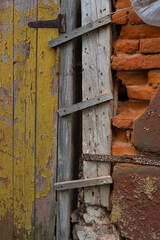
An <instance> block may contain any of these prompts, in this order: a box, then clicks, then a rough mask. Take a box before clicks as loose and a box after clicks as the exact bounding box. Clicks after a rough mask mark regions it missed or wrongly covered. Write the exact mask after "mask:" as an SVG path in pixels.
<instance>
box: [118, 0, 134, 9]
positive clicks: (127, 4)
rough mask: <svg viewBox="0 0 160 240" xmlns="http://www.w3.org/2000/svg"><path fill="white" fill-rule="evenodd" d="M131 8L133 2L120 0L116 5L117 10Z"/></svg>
mask: <svg viewBox="0 0 160 240" xmlns="http://www.w3.org/2000/svg"><path fill="white" fill-rule="evenodd" d="M128 7H131V2H130V1H129V0H118V1H117V3H116V9H123V8H128Z"/></svg>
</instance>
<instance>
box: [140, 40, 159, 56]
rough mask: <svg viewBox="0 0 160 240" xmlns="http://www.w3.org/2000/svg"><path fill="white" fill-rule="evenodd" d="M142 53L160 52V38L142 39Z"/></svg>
mask: <svg viewBox="0 0 160 240" xmlns="http://www.w3.org/2000/svg"><path fill="white" fill-rule="evenodd" d="M140 52H141V53H159V52H160V38H150V39H142V40H141V41H140Z"/></svg>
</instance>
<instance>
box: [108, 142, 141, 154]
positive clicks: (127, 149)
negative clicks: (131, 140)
mask: <svg viewBox="0 0 160 240" xmlns="http://www.w3.org/2000/svg"><path fill="white" fill-rule="evenodd" d="M124 154H128V155H136V154H137V152H136V150H135V148H134V147H133V146H132V145H125V144H119V145H112V155H116V156H118V155H124Z"/></svg>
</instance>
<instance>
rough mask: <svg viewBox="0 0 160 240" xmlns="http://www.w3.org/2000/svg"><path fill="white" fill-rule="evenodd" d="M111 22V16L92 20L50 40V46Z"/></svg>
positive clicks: (57, 44)
mask: <svg viewBox="0 0 160 240" xmlns="http://www.w3.org/2000/svg"><path fill="white" fill-rule="evenodd" d="M109 23H111V18H110V16H104V17H103V18H101V19H98V20H96V21H95V22H90V23H88V24H87V25H85V26H82V27H79V28H76V29H74V30H72V31H71V32H69V33H66V34H63V35H62V36H60V37H58V38H56V39H53V40H51V41H49V46H50V47H56V46H59V45H61V44H63V43H66V42H68V41H70V40H73V39H75V38H77V37H80V36H82V35H84V34H85V33H89V32H91V31H93V30H95V29H97V28H100V27H103V26H105V25H107V24H109Z"/></svg>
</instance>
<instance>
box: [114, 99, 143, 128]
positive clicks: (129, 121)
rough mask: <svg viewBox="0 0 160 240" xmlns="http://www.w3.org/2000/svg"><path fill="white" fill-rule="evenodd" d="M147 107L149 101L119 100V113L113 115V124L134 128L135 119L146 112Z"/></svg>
mask: <svg viewBox="0 0 160 240" xmlns="http://www.w3.org/2000/svg"><path fill="white" fill-rule="evenodd" d="M147 107H148V103H147V102H145V103H144V102H131V101H126V102H119V107H118V112H119V114H118V115H117V116H115V117H113V119H112V125H113V126H115V127H117V128H125V129H126V128H127V129H133V120H134V119H135V118H137V117H138V116H140V115H141V114H142V113H144V112H145V110H146V109H147Z"/></svg>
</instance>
